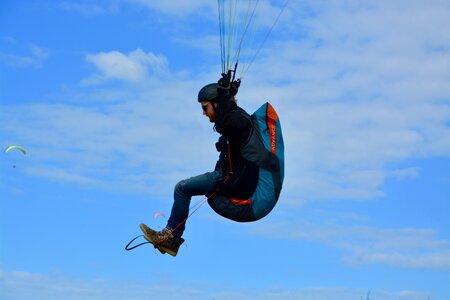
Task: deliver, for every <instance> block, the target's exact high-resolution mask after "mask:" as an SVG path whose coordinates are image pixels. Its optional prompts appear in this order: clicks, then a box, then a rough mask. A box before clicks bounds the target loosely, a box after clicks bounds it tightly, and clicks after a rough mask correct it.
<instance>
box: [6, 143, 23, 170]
mask: <svg viewBox="0 0 450 300" xmlns="http://www.w3.org/2000/svg"><path fill="white" fill-rule="evenodd" d="M13 149H16V150H18V151H20V152H22V153H23V155H26V154H27V151H26V150H25V149H24V148H23V147H21V146H15V145H12V146H8V147H6V149H5V153H8V152H9V151H11V150H13ZM13 168H16V165H13Z"/></svg>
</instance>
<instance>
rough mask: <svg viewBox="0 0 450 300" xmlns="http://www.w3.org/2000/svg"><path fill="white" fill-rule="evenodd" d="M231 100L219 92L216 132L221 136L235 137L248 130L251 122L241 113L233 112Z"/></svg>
mask: <svg viewBox="0 0 450 300" xmlns="http://www.w3.org/2000/svg"><path fill="white" fill-rule="evenodd" d="M232 105H233V104H231V103H230V102H229V98H228V97H226V95H223V94H221V93H220V92H219V96H218V100H217V109H216V130H217V132H219V133H220V134H224V135H234V134H239V133H242V131H243V130H245V129H246V128H248V126H249V124H248V123H249V120H247V118H245V117H244V116H243V115H242V114H241V113H240V112H239V111H236V110H234V111H233V110H231V109H230V108H231V106H232Z"/></svg>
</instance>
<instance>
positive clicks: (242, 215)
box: [208, 102, 284, 222]
mask: <svg viewBox="0 0 450 300" xmlns="http://www.w3.org/2000/svg"><path fill="white" fill-rule="evenodd" d="M251 121H252V130H251V132H250V134H249V137H248V139H247V141H246V142H245V143H244V145H243V146H242V149H241V155H242V157H243V158H245V159H246V160H248V161H249V162H251V163H253V164H255V165H256V166H257V167H259V174H258V176H259V177H258V183H257V185H256V188H255V191H254V192H253V194H252V196H251V197H249V198H247V199H237V198H233V197H227V196H224V195H221V194H219V193H215V194H213V195H210V197H209V198H208V203H209V205H210V206H211V208H212V209H213V210H214V211H215V212H216V213H218V214H219V215H221V216H223V217H225V218H228V219H231V220H234V221H237V222H251V221H256V220H259V219H261V218H263V217H265V216H266V215H267V214H268V213H270V212H271V211H272V209H273V208H274V207H275V205H276V203H277V201H278V198H279V197H280V192H281V187H282V185H283V179H284V143H283V135H282V132H281V124H280V120H279V118H278V115H277V113H276V111H275V109H274V108H273V107H272V105H270V103H268V102H267V103H265V104H264V105H262V106H261V107H260V108H259V109H258V110H257V111H256V112H255V113H253V114H252V115H251Z"/></svg>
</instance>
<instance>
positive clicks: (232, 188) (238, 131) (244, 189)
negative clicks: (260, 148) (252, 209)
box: [215, 94, 259, 199]
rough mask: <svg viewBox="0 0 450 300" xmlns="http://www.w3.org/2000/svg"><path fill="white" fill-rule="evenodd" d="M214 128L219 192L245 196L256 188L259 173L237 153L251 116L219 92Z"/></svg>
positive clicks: (249, 127)
mask: <svg viewBox="0 0 450 300" xmlns="http://www.w3.org/2000/svg"><path fill="white" fill-rule="evenodd" d="M215 128H216V131H217V132H218V133H220V134H221V136H220V138H219V141H218V142H217V143H216V149H217V151H219V152H220V156H219V161H218V162H217V164H216V169H221V170H222V171H223V173H224V178H225V180H224V182H223V183H222V184H221V186H220V189H219V192H220V193H221V194H223V195H225V196H227V197H232V198H237V199H247V198H249V197H250V196H251V195H252V194H253V193H254V191H255V189H256V185H257V184H258V174H259V168H258V167H257V166H255V165H254V164H252V163H250V162H249V161H247V160H246V159H244V158H243V157H242V156H241V148H242V146H243V145H244V144H245V142H246V141H247V139H248V137H249V134H250V133H251V130H252V121H251V118H250V116H249V114H248V113H247V112H246V111H245V110H244V109H242V108H240V107H239V106H238V105H237V104H236V103H235V102H230V101H228V99H227V98H225V97H223V96H221V95H220V94H219V97H218V103H217V109H216V121H215ZM227 141H228V143H229V150H228V144H227ZM229 157H231V161H230V159H229ZM230 172H232V173H230Z"/></svg>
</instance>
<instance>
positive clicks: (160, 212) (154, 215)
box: [153, 211, 166, 219]
mask: <svg viewBox="0 0 450 300" xmlns="http://www.w3.org/2000/svg"><path fill="white" fill-rule="evenodd" d="M160 216H161V217H163V218H165V217H166V214H165V213H163V212H162V211H157V212H155V213H154V214H153V218H155V219H156V218H157V217H160Z"/></svg>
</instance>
